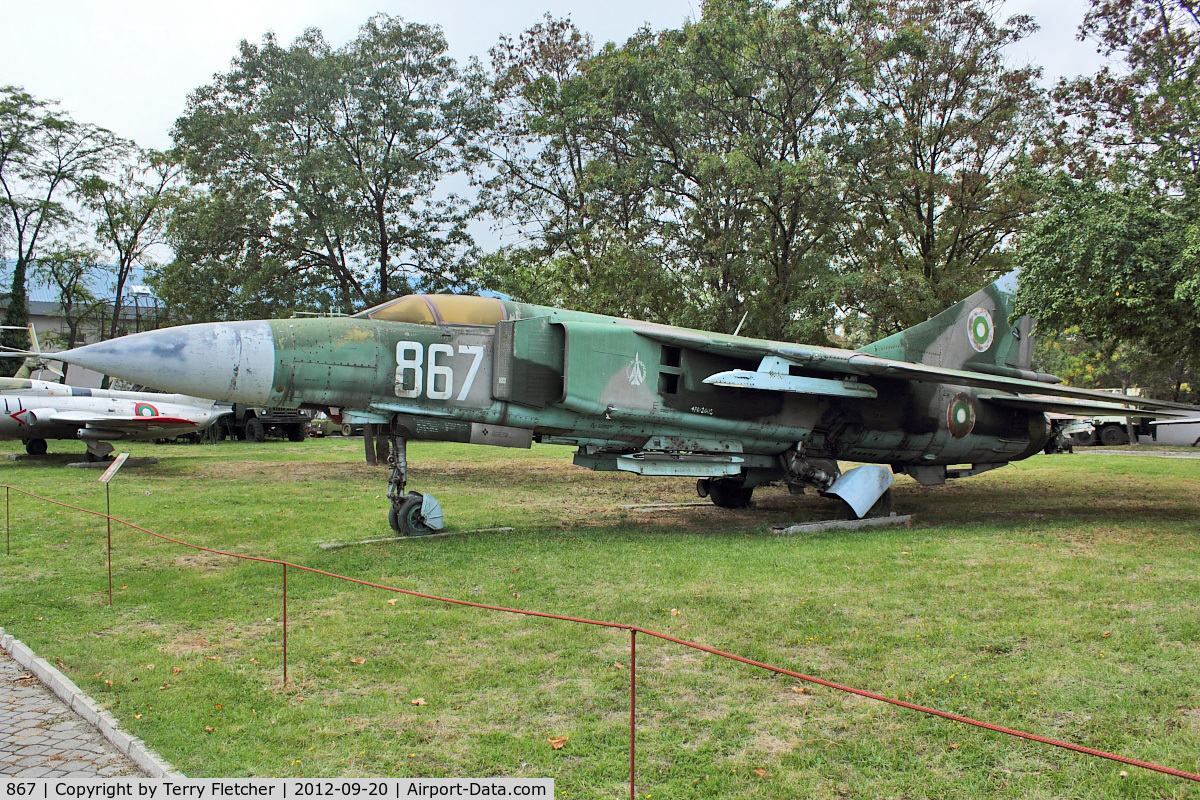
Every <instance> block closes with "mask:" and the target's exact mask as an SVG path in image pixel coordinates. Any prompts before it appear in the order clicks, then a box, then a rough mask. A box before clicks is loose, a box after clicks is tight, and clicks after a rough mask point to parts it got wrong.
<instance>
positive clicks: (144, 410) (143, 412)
mask: <svg viewBox="0 0 1200 800" xmlns="http://www.w3.org/2000/svg"><path fill="white" fill-rule="evenodd" d="M133 413H134V414H136V415H137V416H139V417H157V416H158V409H157V408H155V407H154V406H152V405H150V404H149V403H138V404H137V405H136V406H134V407H133Z"/></svg>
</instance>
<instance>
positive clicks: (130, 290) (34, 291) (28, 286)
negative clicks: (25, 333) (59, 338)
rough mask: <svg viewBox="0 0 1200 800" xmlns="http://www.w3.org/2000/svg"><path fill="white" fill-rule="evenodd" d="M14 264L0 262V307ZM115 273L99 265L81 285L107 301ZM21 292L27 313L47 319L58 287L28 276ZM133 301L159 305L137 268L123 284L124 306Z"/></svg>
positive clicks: (4, 304) (53, 308) (110, 267)
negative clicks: (26, 297)
mask: <svg viewBox="0 0 1200 800" xmlns="http://www.w3.org/2000/svg"><path fill="white" fill-rule="evenodd" d="M15 264H16V262H15V261H13V260H12V259H7V260H4V261H0V308H5V307H7V306H8V293H9V291H10V290H11V288H12V273H13V267H14V265H15ZM115 270H116V266H114V265H102V266H101V269H100V270H98V271H97V273H96V274H94V275H92V276H91V278H90V280H89V281H88V282H87V283H86V284H85V285H86V287H87V289H88V291H90V292H91V293H92V295H93V296H95V297H97V298H103V299H105V300H108V301H110V302H111V301H112V299H113V297H114V296H115V295H116V288H117V284H116V278H115V277H114V275H113V271H115ZM25 292H26V294H27V295H28V297H29V311H30V313H31V314H41V315H46V316H49V315H53V314H54V312H55V311H57V310H58V308H59V303H58V287H57V286H55V285H54V284H52V283H47V282H44V281H39V280H36V279H35V278H33V277H32V276H28V277H27V279H26V281H25ZM134 298H137V302H138V304H139V305H143V306H155V305H162V304H163V303H162V301H161V300H159V299H158V298H157V297H155V295H154V292H153V291H152V290H151V289H150V287H149V286H148V285H146V271H145V270H144V269H142V268H140V267H134V268H133V269H132V270H130V273H129V277H128V278H127V279H126V281H125V292H124V303H126V304H132V303H133V302H134Z"/></svg>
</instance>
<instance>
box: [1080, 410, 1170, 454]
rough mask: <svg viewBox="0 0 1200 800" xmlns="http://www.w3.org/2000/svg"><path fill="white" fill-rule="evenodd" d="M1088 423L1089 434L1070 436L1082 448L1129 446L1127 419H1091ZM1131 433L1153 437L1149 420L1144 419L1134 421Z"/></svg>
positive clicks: (1152, 429)
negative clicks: (1089, 424) (1090, 426)
mask: <svg viewBox="0 0 1200 800" xmlns="http://www.w3.org/2000/svg"><path fill="white" fill-rule="evenodd" d="M1088 422H1090V423H1092V430H1091V432H1090V433H1088V432H1082V433H1073V434H1071V438H1072V439H1074V440H1075V444H1077V445H1080V446H1082V447H1090V446H1091V445H1097V444H1099V445H1104V446H1105V447H1116V446H1117V445H1122V444H1129V419H1128V418H1127V417H1092V418H1091V419H1089V420H1088ZM1133 431H1134V433H1135V434H1136V435H1138V436H1154V428H1153V427H1151V425H1150V422H1149V420H1145V419H1135V420H1134V421H1133Z"/></svg>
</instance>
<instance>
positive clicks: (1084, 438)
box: [1071, 431, 1096, 447]
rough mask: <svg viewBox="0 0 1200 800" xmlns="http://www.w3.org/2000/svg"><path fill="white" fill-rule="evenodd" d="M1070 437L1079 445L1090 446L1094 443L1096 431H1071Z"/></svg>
mask: <svg viewBox="0 0 1200 800" xmlns="http://www.w3.org/2000/svg"><path fill="white" fill-rule="evenodd" d="M1071 439H1072V440H1074V442H1075V444H1077V445H1079V446H1080V447H1091V446H1092V445H1094V444H1095V443H1096V432H1095V431H1088V432H1087V433H1072V434H1071Z"/></svg>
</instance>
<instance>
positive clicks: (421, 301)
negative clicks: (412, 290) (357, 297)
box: [354, 294, 508, 325]
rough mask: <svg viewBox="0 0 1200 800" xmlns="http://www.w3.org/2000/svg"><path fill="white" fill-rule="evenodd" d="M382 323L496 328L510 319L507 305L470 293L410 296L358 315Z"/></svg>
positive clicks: (390, 301)
mask: <svg viewBox="0 0 1200 800" xmlns="http://www.w3.org/2000/svg"><path fill="white" fill-rule="evenodd" d="M354 316H356V317H366V318H367V319H374V320H380V321H383V322H411V323H416V324H418V325H442V324H447V325H495V324H496V323H497V322H502V321H504V320H506V319H508V311H507V310H506V309H505V308H504V303H502V302H500V301H499V300H498V299H496V298H495V297H476V296H475V295H470V294H409V295H405V296H404V297H398V298H396V299H395V300H389V301H387V302H386V303H381V304H379V305H377V306H375V307H374V308H368V309H367V310H366V311H363V312H360V313H358V314H355V315H354Z"/></svg>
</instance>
